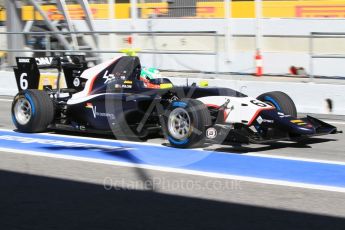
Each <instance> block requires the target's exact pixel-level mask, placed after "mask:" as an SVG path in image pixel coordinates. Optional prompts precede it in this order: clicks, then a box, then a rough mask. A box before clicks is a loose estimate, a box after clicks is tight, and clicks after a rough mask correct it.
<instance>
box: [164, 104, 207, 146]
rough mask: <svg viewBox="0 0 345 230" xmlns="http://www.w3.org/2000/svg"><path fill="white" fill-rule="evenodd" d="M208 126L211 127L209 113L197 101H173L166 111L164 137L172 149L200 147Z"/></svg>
mask: <svg viewBox="0 0 345 230" xmlns="http://www.w3.org/2000/svg"><path fill="white" fill-rule="evenodd" d="M208 125H211V117H210V113H209V111H208V109H207V107H206V106H205V105H204V104H203V103H202V102H200V101H198V100H193V99H185V100H181V101H173V102H172V103H171V105H170V106H169V107H168V109H167V116H166V132H167V134H166V135H167V138H168V140H169V142H170V144H171V146H173V147H177V148H191V147H200V146H201V145H202V144H203V140H204V137H205V129H206V127H207V126H208Z"/></svg>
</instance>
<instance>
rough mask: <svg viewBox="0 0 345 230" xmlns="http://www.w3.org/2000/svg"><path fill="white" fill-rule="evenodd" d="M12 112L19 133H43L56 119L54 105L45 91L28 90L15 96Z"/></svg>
mask: <svg viewBox="0 0 345 230" xmlns="http://www.w3.org/2000/svg"><path fill="white" fill-rule="evenodd" d="M11 112H12V120H13V123H14V125H15V126H16V128H17V129H18V131H20V132H25V133H37V132H43V131H45V130H46V129H47V128H48V125H49V124H51V122H52V121H53V119H54V104H53V102H52V100H51V99H50V97H49V95H48V94H47V93H46V92H45V91H40V90H35V89H28V90H25V91H22V92H19V93H18V94H17V95H16V96H15V98H14V100H13V102H12V110H11Z"/></svg>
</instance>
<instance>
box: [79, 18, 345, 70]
mask: <svg viewBox="0 0 345 230" xmlns="http://www.w3.org/2000/svg"><path fill="white" fill-rule="evenodd" d="M262 23H263V26H262V28H263V35H281V36H290V37H278V38H277V37H265V38H264V39H263V58H264V72H265V73H268V74H286V73H288V70H289V67H290V66H291V65H295V66H301V67H304V68H305V69H307V71H309V54H308V52H309V51H308V50H309V40H308V39H307V38H305V37H300V36H307V35H309V34H310V32H344V28H345V20H344V19H263V20H262ZM76 24H77V26H78V29H79V30H87V27H86V25H85V23H84V22H83V21H77V22H76ZM95 24H96V28H97V30H103V31H105V30H106V31H109V30H113V31H130V30H132V28H135V30H137V31H147V30H148V21H147V20H144V19H140V20H138V21H136V22H135V23H134V24H133V23H132V22H131V21H130V20H113V21H108V20H97V21H95ZM232 25H233V26H232V28H231V31H232V33H233V34H234V35H235V36H236V37H235V38H234V39H233V51H234V53H233V54H232V55H231V57H232V60H231V62H226V58H225V57H226V55H225V53H224V52H225V48H224V42H225V39H224V36H222V37H220V38H219V49H220V58H219V70H220V71H221V72H246V73H251V72H253V71H254V54H255V52H254V51H255V38H254V37H237V36H242V35H254V34H255V20H254V19H233V23H232ZM152 29H153V30H154V31H210V30H215V31H218V32H219V33H220V34H222V35H224V33H225V29H226V28H225V23H224V20H223V19H176V20H169V19H156V20H153V21H152ZM291 36H292V37H291ZM157 39H158V40H157V41H156V42H157V47H158V48H159V49H163V50H164V49H170V50H173V49H179V50H181V49H182V50H190V49H201V50H212V49H213V48H214V40H213V39H211V38H209V39H208V40H207V39H206V40H205V38H202V39H201V38H195V37H193V38H189V37H184V36H180V37H171V38H167V37H165V38H164V37H163V38H157ZM181 39H184V40H185V41H186V44H185V45H184V46H182V45H181V43H180V41H181ZM103 41H104V42H102V43H101V48H104V49H109V48H112V49H117V48H121V47H124V46H126V45H125V44H124V43H123V41H122V39H119V37H115V39H114V40H113V41H109V39H106V38H104V40H103ZM136 46H137V47H140V48H142V49H148V48H152V41H151V40H150V38H149V37H145V36H143V37H140V39H137V44H136ZM315 50H316V51H317V52H318V53H323V54H325V53H332V54H335V53H339V54H345V37H344V39H333V40H332V39H317V40H315ZM108 56H109V55H108ZM141 57H142V59H143V60H145V64H146V65H153V61H152V55H141ZM158 59H159V60H160V63H159V66H158V67H160V68H162V69H175V70H201V71H214V70H215V67H214V63H213V60H214V57H212V56H209V57H204V56H199V55H160V56H159V57H158ZM176 59H178V60H176ZM178 62H179V63H181V64H178ZM314 64H315V65H314V66H315V74H317V75H326V76H345V68H343V66H345V59H330V60H329V59H328V60H325V59H323V60H321V59H319V60H315V62H314Z"/></svg>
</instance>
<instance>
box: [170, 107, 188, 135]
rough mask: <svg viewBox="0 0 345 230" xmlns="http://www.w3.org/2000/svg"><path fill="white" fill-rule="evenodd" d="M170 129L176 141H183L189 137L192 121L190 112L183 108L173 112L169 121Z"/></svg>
mask: <svg viewBox="0 0 345 230" xmlns="http://www.w3.org/2000/svg"><path fill="white" fill-rule="evenodd" d="M168 129H169V133H170V134H171V136H172V137H173V138H175V139H178V140H183V139H186V138H187V137H189V135H190V131H191V120H190V117H189V114H188V112H187V111H186V110H185V109H183V108H176V109H174V110H173V111H171V113H170V115H169V119H168Z"/></svg>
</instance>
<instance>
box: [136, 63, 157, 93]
mask: <svg viewBox="0 0 345 230" xmlns="http://www.w3.org/2000/svg"><path fill="white" fill-rule="evenodd" d="M161 77H162V75H161V74H160V72H159V70H158V69H157V68H153V67H151V68H146V67H143V68H142V69H141V73H140V80H141V81H143V82H144V85H145V87H147V88H152V89H159V88H160V84H155V83H154V82H153V80H154V79H157V78H161Z"/></svg>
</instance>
